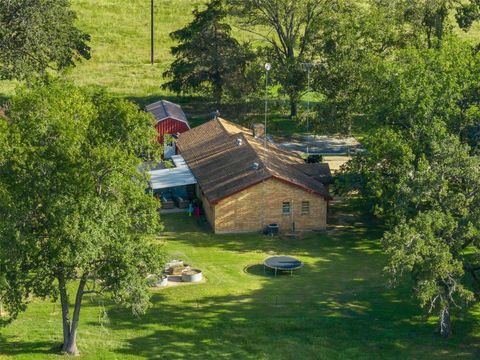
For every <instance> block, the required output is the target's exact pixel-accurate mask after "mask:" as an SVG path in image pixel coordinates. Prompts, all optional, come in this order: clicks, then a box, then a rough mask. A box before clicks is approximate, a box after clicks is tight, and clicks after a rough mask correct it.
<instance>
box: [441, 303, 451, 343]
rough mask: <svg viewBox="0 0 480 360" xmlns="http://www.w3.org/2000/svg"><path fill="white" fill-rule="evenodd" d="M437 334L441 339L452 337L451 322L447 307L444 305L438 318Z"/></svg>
mask: <svg viewBox="0 0 480 360" xmlns="http://www.w3.org/2000/svg"><path fill="white" fill-rule="evenodd" d="M438 333H439V334H440V336H441V337H443V338H448V337H450V336H451V335H452V322H451V319H450V309H449V307H448V305H445V306H444V307H443V308H442V310H441V312H440V317H439V319H438Z"/></svg>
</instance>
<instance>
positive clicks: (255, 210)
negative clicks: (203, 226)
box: [204, 179, 328, 233]
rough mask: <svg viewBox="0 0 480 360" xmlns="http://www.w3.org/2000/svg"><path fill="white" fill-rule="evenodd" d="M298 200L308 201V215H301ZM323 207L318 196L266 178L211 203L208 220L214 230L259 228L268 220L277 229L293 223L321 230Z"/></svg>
mask: <svg viewBox="0 0 480 360" xmlns="http://www.w3.org/2000/svg"><path fill="white" fill-rule="evenodd" d="M302 201H308V202H309V205H310V206H309V207H310V213H309V214H308V215H306V214H302ZM283 202H290V214H288V215H287V214H283V213H282V206H283ZM204 207H205V208H206V207H207V206H204ZM327 207H328V202H327V201H326V200H325V199H324V198H323V197H322V196H319V195H316V194H312V193H309V192H307V191H305V190H302V189H301V188H299V187H296V186H294V185H290V184H287V183H284V182H282V181H279V180H277V179H269V180H266V181H265V182H264V183H260V184H257V185H254V186H252V187H250V188H247V189H245V190H243V191H241V192H239V193H237V194H234V195H232V196H230V197H228V198H226V199H223V200H221V201H220V202H219V203H218V204H215V205H214V209H213V212H212V214H211V215H210V216H211V218H212V220H214V221H212V220H210V219H209V221H210V223H211V224H212V227H213V229H214V231H215V232H216V233H235V232H255V231H261V230H263V228H264V227H265V226H266V225H268V224H271V223H276V224H278V225H279V227H280V230H281V231H291V230H292V228H293V223H295V229H296V230H323V229H325V228H326V225H327ZM207 218H208V216H207Z"/></svg>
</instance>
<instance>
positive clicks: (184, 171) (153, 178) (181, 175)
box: [148, 155, 197, 190]
mask: <svg viewBox="0 0 480 360" xmlns="http://www.w3.org/2000/svg"><path fill="white" fill-rule="evenodd" d="M172 160H173V163H174V164H175V167H174V168H171V169H160V170H153V171H149V172H148V174H149V175H150V187H151V188H152V190H161V189H167V188H173V187H178V186H186V185H194V184H196V183H197V180H196V179H195V176H193V173H192V171H191V170H190V168H189V167H188V166H187V163H186V162H185V160H184V159H183V157H182V156H181V155H174V156H172Z"/></svg>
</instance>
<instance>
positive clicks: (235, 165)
mask: <svg viewBox="0 0 480 360" xmlns="http://www.w3.org/2000/svg"><path fill="white" fill-rule="evenodd" d="M264 145H265V142H264V140H263V139H259V138H255V137H254V136H253V133H252V131H251V130H249V129H247V128H244V127H242V126H239V125H237V124H234V123H231V122H229V121H226V120H224V119H220V118H217V119H214V120H211V121H209V122H207V123H205V124H203V125H200V126H198V127H195V128H193V129H191V130H189V131H187V132H185V133H183V134H180V136H179V138H178V141H177V146H178V149H179V150H180V152H181V154H182V156H183V157H184V159H185V161H186V162H187V164H188V166H189V167H190V169H191V170H192V172H193V174H194V175H195V178H196V179H197V181H198V183H199V185H200V186H201V188H202V190H203V192H204V194H205V196H206V197H207V199H208V200H209V201H210V202H212V203H217V202H218V201H220V200H222V199H224V198H226V197H228V196H230V195H233V194H235V193H237V192H239V191H242V190H244V189H245V188H248V187H250V186H253V185H255V184H258V183H260V182H262V181H263V180H266V179H269V178H276V179H278V180H280V181H284V182H287V183H289V184H291V185H294V186H297V187H300V188H302V189H303V190H305V191H307V192H310V193H313V194H316V195H319V196H323V197H324V198H326V199H330V194H329V192H328V191H327V189H326V188H325V186H324V185H323V184H322V182H321V181H319V180H318V179H315V177H314V176H311V175H309V174H307V173H306V172H305V171H304V169H305V167H304V165H305V163H304V161H303V160H302V159H301V158H300V157H298V156H297V155H296V154H294V153H290V152H287V151H284V150H282V149H280V148H279V147H277V146H276V145H274V144H271V143H269V142H267V146H266V147H265V146H264Z"/></svg>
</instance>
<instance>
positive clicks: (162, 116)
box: [145, 100, 190, 144]
mask: <svg viewBox="0 0 480 360" xmlns="http://www.w3.org/2000/svg"><path fill="white" fill-rule="evenodd" d="M145 111H147V112H148V113H150V114H152V115H153V116H154V117H155V119H156V121H157V124H156V125H155V128H156V129H157V132H158V141H159V142H160V143H161V144H163V140H164V136H165V135H167V134H169V135H177V134H181V133H184V132H185V131H188V130H190V125H189V124H188V121H187V117H186V116H185V113H184V112H183V110H182V108H181V107H180V106H179V105H177V104H174V103H172V102H170V101H166V100H160V101H158V102H156V103H153V104H150V105H147V107H146V108H145Z"/></svg>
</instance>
